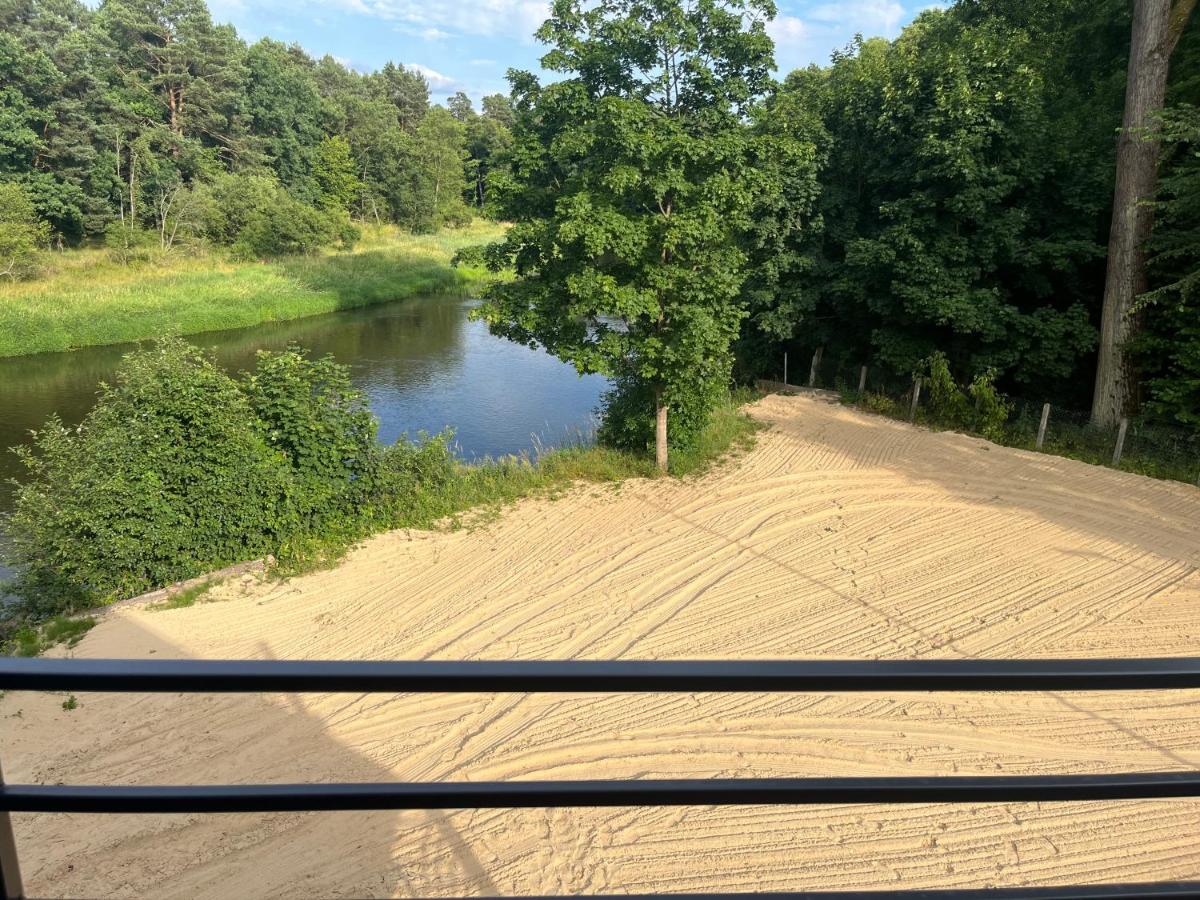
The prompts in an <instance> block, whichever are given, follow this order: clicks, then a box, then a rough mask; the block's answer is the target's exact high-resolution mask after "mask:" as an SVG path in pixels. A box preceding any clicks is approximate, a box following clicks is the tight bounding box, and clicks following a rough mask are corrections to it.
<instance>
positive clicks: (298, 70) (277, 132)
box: [245, 38, 325, 200]
mask: <svg viewBox="0 0 1200 900" xmlns="http://www.w3.org/2000/svg"><path fill="white" fill-rule="evenodd" d="M313 69H314V65H313V62H312V60H311V59H309V58H308V56H307V55H306V54H305V53H304V51H303V50H302V49H300V48H299V47H297V46H292V47H286V46H284V45H283V44H281V43H279V42H278V41H272V40H270V39H268V38H263V39H262V40H260V41H259V42H258V43H256V44H254V45H252V46H251V47H250V48H249V49H248V50H247V51H246V104H245V108H246V114H247V116H248V117H249V121H250V127H251V130H252V132H253V135H254V138H255V141H256V142H257V143H258V144H259V146H261V149H262V151H263V153H264V156H265V158H266V159H265V162H266V164H267V165H269V166H270V168H271V169H272V170H273V171H274V172H275V174H276V175H277V176H278V178H279V183H280V184H282V185H283V186H284V187H286V188H287V189H288V190H289V191H291V192H292V193H293V194H295V195H296V196H297V197H302V198H305V199H310V200H311V199H315V191H314V186H313V184H312V177H313V167H314V164H315V161H316V158H317V152H318V147H319V146H320V144H321V140H322V139H323V138H324V136H325V135H324V132H323V130H322V127H321V126H322V121H321V118H322V109H321V95H320V92H319V91H318V88H317V80H316V76H315V74H314V71H313Z"/></svg>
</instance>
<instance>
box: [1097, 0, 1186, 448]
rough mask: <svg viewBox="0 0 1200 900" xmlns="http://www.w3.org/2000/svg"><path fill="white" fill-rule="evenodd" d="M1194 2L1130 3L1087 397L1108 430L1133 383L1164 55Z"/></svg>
mask: <svg viewBox="0 0 1200 900" xmlns="http://www.w3.org/2000/svg"><path fill="white" fill-rule="evenodd" d="M1195 6H1196V0H1136V2H1135V3H1134V16H1133V38H1132V45H1131V47H1130V51H1129V80H1128V86H1127V87H1126V93H1125V118H1124V121H1123V123H1122V126H1121V137H1120V141H1119V143H1118V145H1117V179H1116V189H1115V191H1114V200H1113V217H1112V232H1111V235H1110V238H1109V244H1108V276H1107V278H1106V280H1105V285H1104V307H1103V311H1102V319H1101V323H1100V356H1099V359H1098V361H1097V363H1096V387H1095V391H1094V393H1093V397H1092V421H1093V423H1095V424H1097V425H1103V426H1113V425H1115V424H1116V423H1117V422H1118V421H1119V420H1120V418H1121V417H1122V416H1123V415H1125V413H1126V412H1128V408H1129V406H1130V404H1131V402H1132V400H1133V397H1134V388H1135V377H1134V374H1133V373H1132V372H1131V371H1130V361H1129V359H1128V357H1127V356H1126V353H1125V349H1126V344H1127V343H1128V342H1129V339H1130V337H1131V336H1132V334H1133V331H1134V321H1133V305H1134V301H1135V300H1136V298H1137V297H1138V296H1140V295H1141V294H1143V293H1145V292H1146V290H1147V288H1148V287H1149V285H1148V282H1147V279H1146V242H1147V241H1148V240H1149V239H1150V233H1151V231H1152V229H1153V227H1154V209H1153V205H1152V203H1151V201H1152V200H1153V199H1154V196H1155V191H1156V184H1157V178H1158V153H1159V127H1160V126H1159V122H1158V119H1157V116H1158V114H1159V112H1160V111H1161V110H1162V108H1163V102H1164V100H1165V99H1166V93H1167V75H1168V70H1169V67H1170V61H1171V54H1172V52H1174V50H1175V46H1176V44H1177V43H1178V42H1179V37H1180V35H1182V34H1183V29H1184V27H1185V26H1186V25H1187V22H1188V19H1190V18H1191V15H1192V11H1193V10H1194V9H1195Z"/></svg>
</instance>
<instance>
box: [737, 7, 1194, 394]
mask: <svg viewBox="0 0 1200 900" xmlns="http://www.w3.org/2000/svg"><path fill="white" fill-rule="evenodd" d="M1128 42H1129V4H1128V3H1124V2H1121V0H1100V2H1094V3H1093V2H1087V0H959V2H957V3H955V4H953V5H952V6H950V8H949V9H946V10H929V11H926V12H924V13H922V14H921V15H919V16H918V17H917V19H916V20H915V21H914V22H913V23H912V24H911V25H909V26H908V27H907V28H905V29H904V31H903V33H902V34H901V35H900V37H899V38H898V39H896V40H893V41H887V40H883V39H878V38H875V39H869V40H861V39H860V40H858V41H856V42H854V43H853V44H852V45H851V46H850V47H849V48H847V50H846V51H844V52H840V53H835V54H834V56H833V60H832V64H831V65H829V66H827V67H825V68H817V67H810V68H808V69H805V70H801V71H797V72H793V73H791V74H790V75H789V76H788V77H787V79H786V80H785V82H784V84H783V85H782V86H781V87H780V88H779V90H778V91H777V92H776V93H775V94H774V95H772V96H771V98H769V100H768V102H767V104H766V105H765V108H764V111H763V113H761V114H760V115H759V116H758V117H757V119H756V125H757V127H758V128H760V129H763V130H764V131H766V133H768V134H771V135H772V137H773V138H774V140H775V142H776V143H777V145H778V148H777V149H776V150H775V155H776V157H779V156H781V155H782V154H785V153H792V154H805V153H807V154H808V156H807V157H805V156H803V155H801V157H800V158H801V159H802V160H803V159H808V160H809V163H808V166H810V167H811V165H812V164H813V163H814V162H815V165H816V166H817V169H818V171H819V176H818V178H819V195H818V197H817V199H816V200H815V202H814V201H812V200H809V199H808V198H809V196H810V194H809V185H810V181H809V179H808V177H807V175H806V166H805V165H804V164H801V165H800V166H799V167H798V169H797V171H798V173H799V174H798V175H797V176H796V177H795V178H794V179H792V180H790V182H789V181H785V185H787V186H788V187H789V188H790V189H792V190H794V191H796V199H795V200H794V201H792V202H790V203H788V204H786V205H781V206H778V207H777V208H776V209H774V210H772V209H771V207H770V206H769V205H767V204H764V209H763V213H762V214H760V215H759V216H757V217H756V221H757V222H758V224H759V225H760V229H761V230H762V232H763V233H762V234H761V235H757V236H756V237H757V238H758V246H761V247H762V251H761V252H760V251H757V250H756V249H754V248H753V247H752V249H751V253H752V256H753V257H754V259H755V264H756V265H755V276H754V277H753V278H752V279H751V281H750V282H749V283H748V289H749V290H751V291H753V293H752V294H751V297H750V303H751V318H750V320H749V321H748V322H747V325H746V327H745V328H744V331H743V338H742V343H741V346H740V348H739V351H740V352H741V353H742V354H743V355H744V356H745V357H746V366H745V368H746V370H747V373H748V374H766V373H765V372H764V371H763V369H762V368H761V367H762V365H763V362H762V360H777V359H778V358H779V356H780V355H781V354H782V350H783V349H787V348H788V347H789V346H790V348H791V349H792V350H801V351H802V352H803V353H804V354H805V355H806V354H807V353H811V352H812V351H813V350H814V349H815V348H816V347H818V346H824V347H825V351H826V358H827V359H831V360H835V361H841V362H844V363H845V364H847V365H851V364H853V365H857V364H861V363H863V362H869V363H870V364H871V365H872V366H873V368H875V369H876V370H879V369H885V370H886V371H885V372H883V373H881V374H882V375H883V377H884V378H885V379H886V378H899V377H902V376H904V375H906V374H907V373H910V372H912V371H914V369H915V368H916V367H917V365H918V363H919V362H920V361H921V360H923V359H927V358H928V357H929V356H930V355H931V354H932V353H933V352H934V351H935V350H938V349H941V350H944V351H945V352H946V353H947V354H948V355H949V357H950V358H951V359H952V360H954V363H955V366H956V367H957V368H959V369H961V370H962V371H966V372H980V371H984V370H987V369H995V370H996V372H997V379H998V380H999V382H1000V383H1002V384H1004V385H1005V386H1006V387H1014V388H1016V389H1019V390H1022V391H1028V390H1036V392H1037V393H1038V394H1039V395H1042V396H1049V397H1052V398H1064V399H1069V400H1071V401H1073V402H1078V404H1079V405H1081V406H1082V405H1084V404H1085V403H1086V402H1087V392H1088V391H1089V389H1090V385H1091V383H1092V377H1091V371H1090V370H1091V366H1092V364H1093V359H1092V357H1091V355H1090V354H1091V352H1092V350H1093V348H1094V346H1095V341H1096V329H1095V322H1096V321H1097V320H1098V310H1099V304H1100V298H1101V296H1102V293H1103V290H1102V289H1103V280H1104V245H1105V242H1106V241H1107V237H1108V225H1109V221H1110V208H1111V198H1112V191H1113V189H1112V173H1113V170H1114V154H1115V149H1114V146H1115V145H1114V142H1113V139H1112V135H1113V134H1114V133H1115V131H1116V129H1117V128H1118V127H1119V125H1120V120H1121V109H1122V104H1123V90H1124V77H1125V68H1126V62H1127V59H1126V57H1127V53H1128ZM1174 70H1175V67H1174V66H1173V71H1174ZM1181 77H1182V72H1181ZM764 167H766V168H768V169H769V167H770V160H769V159H768V160H766V161H765V162H764ZM786 172H787V169H786V168H785V173H786ZM767 199H770V198H769V196H768V198H767ZM810 209H811V211H810ZM789 214H790V215H792V216H793V217H794V219H793V220H789V218H788V216H789ZM789 340H790V341H791V343H790V344H789V343H788V342H789ZM801 341H802V342H801ZM797 344H799V346H797ZM796 355H800V354H796Z"/></svg>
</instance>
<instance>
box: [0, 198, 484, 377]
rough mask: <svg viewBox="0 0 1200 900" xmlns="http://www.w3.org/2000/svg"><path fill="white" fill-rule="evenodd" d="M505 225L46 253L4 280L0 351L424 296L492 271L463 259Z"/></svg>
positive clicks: (211, 327)
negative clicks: (125, 252)
mask: <svg viewBox="0 0 1200 900" xmlns="http://www.w3.org/2000/svg"><path fill="white" fill-rule="evenodd" d="M502 233H503V228H502V226H499V225H495V224H492V223H486V222H476V223H473V224H471V225H468V226H465V227H462V228H457V229H448V230H443V231H440V232H438V233H437V234H430V235H414V234H410V233H407V232H404V231H401V230H400V229H398V228H395V227H394V226H383V227H375V228H367V229H365V230H364V234H363V240H362V241H361V242H360V243H359V244H358V245H357V246H356V247H355V249H354V250H353V251H351V252H348V253H344V252H343V253H338V252H332V251H329V252H323V253H320V254H315V255H312V256H302V257H286V258H281V259H275V260H269V261H265V262H258V261H254V262H235V261H231V260H230V259H228V257H227V256H226V255H225V254H223V253H221V252H220V251H216V250H205V249H199V250H193V251H190V252H183V251H175V252H173V253H172V254H168V255H165V256H161V257H158V258H156V259H154V260H151V261H148V262H144V263H139V264H135V265H128V266H127V265H122V264H120V263H118V262H115V261H114V260H113V259H112V258H111V257H110V256H109V254H108V253H107V252H106V251H105V250H102V249H82V250H69V251H66V252H63V253H58V254H53V255H51V256H49V257H48V261H47V264H46V266H45V271H44V273H43V275H42V277H40V278H38V279H36V280H33V281H27V282H17V283H13V284H0V357H3V356H22V355H25V354H29V353H43V352H48V351H58V350H72V349H75V348H77V347H90V346H97V345H101V344H119V343H124V342H127V341H138V340H144V339H147V338H153V337H157V336H159V335H162V334H166V333H175V334H180V335H189V334H200V333H202V332H205V331H219V330H222V329H226V328H243V327H246V326H249V325H257V324H258V323H260V322H272V321H282V320H286V319H299V318H303V317H304V316H314V315H319V314H321V313H328V312H334V311H335V310H339V309H352V308H354V307H360V306H370V305H373V304H376V303H386V302H388V301H392V300H403V299H405V298H408V297H415V296H419V295H422V294H433V293H465V292H469V291H471V290H472V289H473V288H474V287H476V286H477V285H478V284H480V283H481V282H482V281H483V280H484V279H486V278H487V277H488V275H487V273H486V271H484V270H482V269H479V268H469V267H463V268H459V269H455V268H454V267H452V266H451V264H450V261H451V259H452V258H453V257H454V254H455V253H456V252H457V251H459V250H461V249H462V248H464V247H469V246H472V245H475V244H482V243H487V242H488V241H491V240H494V239H496V238H498V237H499V236H500V235H501V234H502Z"/></svg>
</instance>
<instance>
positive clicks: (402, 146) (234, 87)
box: [0, 0, 508, 255]
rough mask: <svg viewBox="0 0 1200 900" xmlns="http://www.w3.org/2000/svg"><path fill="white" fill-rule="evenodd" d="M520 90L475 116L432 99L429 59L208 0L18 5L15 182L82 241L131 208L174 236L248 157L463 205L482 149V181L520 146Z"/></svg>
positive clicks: (426, 221) (0, 51) (360, 198)
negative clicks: (392, 58)
mask: <svg viewBox="0 0 1200 900" xmlns="http://www.w3.org/2000/svg"><path fill="white" fill-rule="evenodd" d="M93 6H94V8H91V7H93ZM501 99H502V98H501ZM502 107H503V104H502V103H499V104H498V103H497V102H496V98H491V102H490V103H487V104H485V114H484V115H483V116H479V117H475V118H477V119H478V122H475V123H472V124H471V126H470V128H471V130H470V133H468V129H467V127H466V123H465V122H463V123H460V122H458V121H456V120H455V119H454V117H453V116H451V114H450V113H449V112H447V111H446V110H444V109H441V108H440V107H439V108H435V109H433V110H431V109H430V105H429V85H428V83H427V82H426V80H425V78H424V77H423V76H422V75H421V74H420V73H419V72H417V71H415V70H413V69H406V68H405V67H403V66H398V65H395V64H393V63H390V62H389V63H387V64H385V65H384V66H383V67H382V68H381V69H379V70H378V71H376V72H372V73H370V74H359V73H357V72H355V71H353V70H352V69H349V68H347V67H345V66H344V65H342V64H341V63H339V62H337V61H336V60H334V59H333V58H332V57H329V56H326V57H323V58H321V59H320V60H314V59H313V58H312V57H310V56H309V55H308V54H307V53H306V52H305V51H304V50H302V49H301V48H300V47H299V46H298V45H295V44H293V45H291V46H288V45H285V44H283V43H280V42H278V41H273V40H270V39H264V40H260V41H258V42H257V43H255V44H254V45H253V46H249V47H248V46H246V44H245V43H244V42H243V41H242V40H241V39H240V38H239V37H238V35H237V34H236V32H235V31H234V29H233V28H232V27H231V26H228V25H219V24H217V23H215V22H214V21H213V19H212V16H211V14H210V11H209V9H208V7H207V6H206V4H205V3H204V0H105V2H104V3H100V4H93V5H90V6H89V5H85V4H84V3H82V2H79V0H8V2H5V3H3V4H0V181H13V182H19V183H20V184H21V185H22V186H23V187H24V188H25V189H26V190H27V191H28V193H29V195H30V197H31V198H32V201H33V204H34V207H35V209H36V211H37V214H38V217H39V218H40V219H41V220H43V221H45V222H47V223H48V224H49V225H50V227H51V229H52V230H53V232H54V233H55V234H56V235H57V236H58V237H59V238H61V239H62V240H64V241H66V242H71V243H76V242H81V241H84V240H86V239H87V238H89V237H93V236H97V235H100V234H103V233H104V230H105V228H106V227H107V226H108V225H109V224H110V223H111V222H113V221H123V222H128V223H129V224H130V227H132V228H137V227H141V228H145V229H147V230H153V231H156V232H158V233H159V235H160V239H161V242H162V249H163V250H164V251H167V250H170V249H171V247H172V246H173V245H174V243H175V239H176V238H178V237H186V236H187V235H186V233H184V232H183V231H181V230H180V229H179V228H178V227H177V226H178V225H179V219H180V216H181V214H184V213H185V212H186V211H187V210H190V209H192V204H191V203H185V204H180V203H179V202H177V201H181V200H191V199H196V198H201V197H203V196H204V193H205V186H206V185H207V184H208V183H209V182H211V181H213V180H214V179H219V178H220V177H221V176H224V175H230V174H238V175H244V176H269V177H270V178H272V179H273V180H274V181H275V182H276V183H277V184H278V185H279V186H280V188H281V189H282V192H283V194H282V195H281V194H278V193H276V194H273V195H272V199H273V200H279V199H280V198H281V196H283V195H286V197H288V198H290V199H291V200H293V201H295V202H296V203H298V204H300V205H301V206H302V207H306V208H309V209H312V208H314V207H315V208H323V209H330V210H335V211H340V212H351V213H354V214H356V215H358V216H360V217H362V218H364V219H370V220H373V221H375V222H376V224H382V223H383V222H385V221H386V222H392V223H395V224H399V225H402V226H403V227H406V228H410V229H413V230H430V229H433V228H437V227H439V226H440V225H441V224H443V223H446V222H458V221H461V220H462V219H463V217H464V216H465V210H466V206H465V204H464V203H463V202H462V201H463V192H464V189H465V182H466V173H465V172H464V171H463V160H464V159H465V158H466V156H467V154H468V152H470V154H471V158H472V161H473V171H472V173H471V177H472V184H473V185H474V184H475V182H476V180H478V185H479V189H480V193H481V196H482V195H485V194H486V179H487V172H488V170H489V169H490V168H491V167H492V166H493V164H494V160H495V159H496V158H497V157H498V156H499V155H500V154H502V153H503V151H504V148H505V147H506V146H507V143H508V142H507V139H506V134H507V124H506V119H505V118H504V115H503V109H502ZM431 117H432V118H433V122H432V123H430V124H427V122H426V120H427V119H430V118H431ZM447 119H448V120H449V121H450V122H451V123H453V124H454V126H456V127H447V126H446V120H447ZM468 143H469V144H470V149H469V151H468ZM468 196H470V195H468ZM472 199H473V198H472ZM298 209H299V207H296V206H287V207H278V211H277V212H276V214H275V215H273V216H272V215H267V214H266V213H264V214H263V217H261V218H259V219H258V221H257V222H256V226H255V232H256V233H255V234H254V235H253V238H252V239H248V240H247V242H245V243H244V244H243V248H242V249H243V250H244V251H245V252H247V253H249V254H252V255H253V254H261V253H262V252H263V251H264V248H265V249H271V248H272V247H273V246H274V244H273V242H271V241H270V240H269V239H268V238H267V237H266V235H265V231H266V229H267V228H268V227H271V226H275V225H279V224H281V223H286V222H288V221H289V220H290V219H291V218H292V217H293V216H294V214H295V213H296V212H297V210H298ZM184 217H185V218H190V216H186V215H185V216H184ZM305 218H306V219H307V220H309V221H306V222H304V223H303V226H304V227H302V228H301V229H300V231H302V232H303V234H300V235H296V234H292V235H289V236H287V237H285V238H284V239H281V240H280V241H279V242H278V243H279V244H281V245H283V246H286V247H289V248H290V249H291V250H295V249H296V248H298V247H304V246H307V245H309V244H310V243H311V234H310V232H311V231H312V230H313V226H314V225H315V224H316V221H315V220H313V219H312V217H311V216H310V215H308V214H305ZM171 219H174V221H173V222H172V221H170V220H171ZM238 230H240V229H238ZM327 237H328V239H330V240H335V241H336V240H343V238H344V236H343V235H342V234H340V233H339V232H338V231H337V229H334V231H333V232H331V233H328V234H327ZM234 241H235V238H234V237H232V236H228V239H227V240H220V241H217V243H220V244H223V245H230V244H233V243H234ZM289 252H290V251H289Z"/></svg>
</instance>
